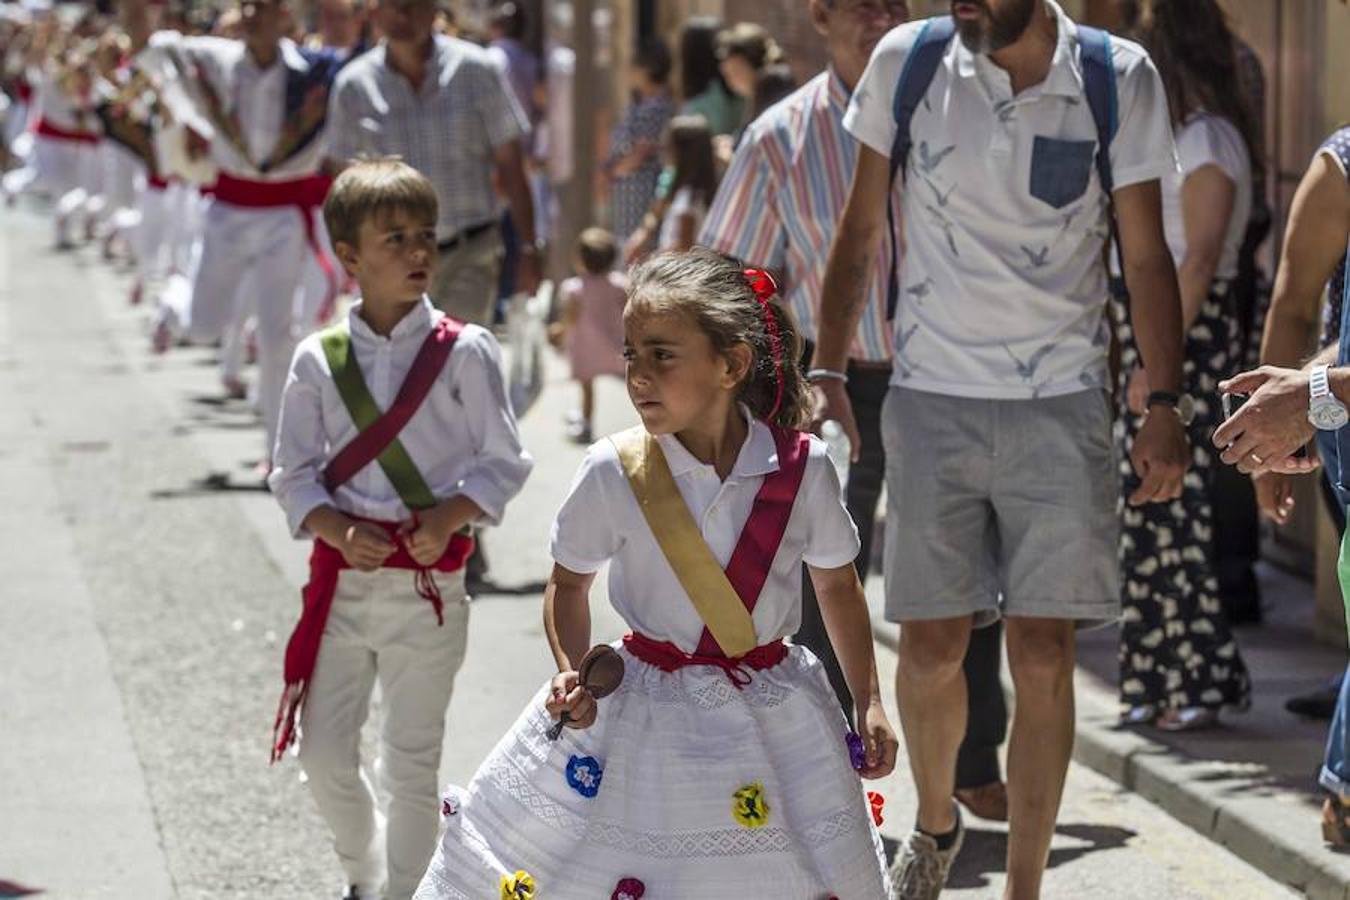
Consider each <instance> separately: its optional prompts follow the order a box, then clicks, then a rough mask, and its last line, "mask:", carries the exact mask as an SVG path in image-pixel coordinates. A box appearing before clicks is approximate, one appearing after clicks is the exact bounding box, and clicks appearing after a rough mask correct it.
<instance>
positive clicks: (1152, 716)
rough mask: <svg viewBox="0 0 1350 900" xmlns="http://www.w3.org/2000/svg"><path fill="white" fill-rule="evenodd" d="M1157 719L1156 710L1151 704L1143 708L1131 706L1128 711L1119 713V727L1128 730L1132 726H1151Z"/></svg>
mask: <svg viewBox="0 0 1350 900" xmlns="http://www.w3.org/2000/svg"><path fill="white" fill-rule="evenodd" d="M1157 719H1158V710H1157V709H1156V708H1155V707H1154V706H1153V704H1151V703H1150V704H1145V705H1144V706H1131V707H1130V708H1129V709H1128V710H1126V711H1125V712H1123V713H1121V716H1120V726H1121V727H1122V728H1129V727H1131V726H1134V725H1152V724H1153V723H1154V722H1156V721H1157Z"/></svg>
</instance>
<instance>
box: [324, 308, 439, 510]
mask: <svg viewBox="0 0 1350 900" xmlns="http://www.w3.org/2000/svg"><path fill="white" fill-rule="evenodd" d="M463 328H464V323H462V322H459V321H456V320H455V319H452V318H450V317H449V316H445V317H443V318H442V319H441V320H440V321H439V322H437V323H436V325H435V326H433V327H432V329H431V331H430V332H428V334H427V336H426V339H425V340H424V341H423V342H422V346H421V348H420V349H419V350H418V351H417V356H416V357H415V358H414V359H413V363H412V366H411V368H409V370H408V375H407V377H406V378H404V380H403V384H402V386H401V387H400V388H399V391H398V395H397V396H396V397H395V398H394V402H393V404H392V405H391V406H390V407H389V409H388V410H387V411H384V412H381V410H380V407H379V404H377V403H376V402H375V398H374V397H373V396H371V393H370V389H369V388H367V387H366V381H365V379H364V378H363V377H362V376H361V367H360V366H359V365H357V362H356V354H355V353H353V352H352V335H351V331H350V330H349V329H348V327H347V320H346V319H343V320H342V321H341V322H339V323H338V324H337V325H334V326H333V327H332V328H329V329H328V330H326V331H324V332H323V333H322V334H321V335H320V338H319V341H320V345H321V346H322V347H323V355H324V358H325V359H326V360H327V361H328V370H329V372H331V373H332V376H333V384H334V385H335V386H336V387H337V392H338V396H339V397H341V398H342V405H343V406H345V407H346V408H347V413H348V415H350V416H351V417H352V422H353V423H354V424H355V425H356V428H357V431H358V434H357V435H356V437H355V438H353V439H352V440H351V442H350V443H348V444H347V445H346V446H344V447H343V448H342V449H341V450H339V451H338V452H337V454H336V455H335V456H334V457H333V458H332V460H330V461H329V463H328V466H327V467H326V468H325V469H324V473H323V480H324V486H325V487H326V488H327V489H328V490H329V491H330V492H332V491H334V490H336V488H337V487H338V485H340V484H343V483H344V482H346V481H347V480H348V479H350V478H351V477H352V476H353V475H355V474H356V473H357V472H359V471H361V469H363V468H365V467H366V466H367V465H368V464H369V463H370V462H371V460H378V461H379V463H380V468H381V469H383V470H384V474H385V476H386V477H388V479H389V481H390V483H391V484H393V486H394V490H396V491H397V492H398V496H399V499H401V500H402V501H403V504H404V505H405V506H407V507H408V509H410V510H413V511H416V510H419V509H429V508H431V507H433V506H435V505H436V495H435V494H433V493H432V492H431V488H430V487H428V486H427V483H426V479H424V478H423V477H422V473H421V472H419V471H418V470H417V464H416V463H414V462H413V459H412V457H411V456H409V455H408V451H407V450H406V449H405V448H404V447H403V444H402V443H401V442H400V441H399V439H398V434H399V432H400V431H402V430H403V427H404V426H405V425H407V424H408V421H409V420H410V419H411V418H412V417H413V413H415V412H417V409H418V407H420V406H421V405H422V401H423V400H424V399H426V396H427V394H428V393H430V392H431V388H432V385H434V384H435V382H436V377H437V376H438V375H439V374H440V372H441V369H443V368H445V363H446V361H447V360H448V359H449V358H450V351H451V350H452V349H454V346H455V341H456V339H457V338H458V337H459V334H460V332H461V331H462V330H463Z"/></svg>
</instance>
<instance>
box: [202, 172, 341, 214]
mask: <svg viewBox="0 0 1350 900" xmlns="http://www.w3.org/2000/svg"><path fill="white" fill-rule="evenodd" d="M332 183H333V181H332V179H331V178H328V177H327V176H325V175H308V176H305V177H303V178H291V179H287V180H286V181H255V180H254V179H252V178H239V177H238V176H235V175H231V174H229V173H228V172H221V173H220V174H219V175H217V176H216V188H215V196H216V199H217V200H220V201H221V202H223V203H229V204H230V205H231V206H245V207H249V208H251V209H268V208H273V207H278V206H298V207H300V208H301V209H311V210H312V209H317V208H318V207H320V206H322V205H323V201H324V198H325V197H326V196H328V188H329V186H330V185H332Z"/></svg>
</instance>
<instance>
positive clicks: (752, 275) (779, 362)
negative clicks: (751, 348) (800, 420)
mask: <svg viewBox="0 0 1350 900" xmlns="http://www.w3.org/2000/svg"><path fill="white" fill-rule="evenodd" d="M744 271H745V280H746V281H747V282H749V283H750V290H752V291H754V292H755V300H756V301H757V302H758V303H759V310H760V314H761V315H763V316H764V330H765V331H767V332H768V333H769V348H770V349H771V350H772V351H773V374H774V381H775V384H776V385H777V389H776V391H775V393H774V398H773V409H771V410H769V414H768V415H767V416H765V418H766V419H768V420H769V421H771V422H772V421H773V417H774V416H776V415H778V407H780V406H781V405H782V404H783V341H782V338H780V337H779V335H778V319H776V318H775V317H774V314H773V310H772V309H770V308H769V301H770V300H772V299H773V297H774V295H775V294H777V293H778V282H776V281H774V280H773V276H772V275H770V274H769V273H768V271H767V270H765V269H756V268H753V267H751V268H748V269H745V270H744Z"/></svg>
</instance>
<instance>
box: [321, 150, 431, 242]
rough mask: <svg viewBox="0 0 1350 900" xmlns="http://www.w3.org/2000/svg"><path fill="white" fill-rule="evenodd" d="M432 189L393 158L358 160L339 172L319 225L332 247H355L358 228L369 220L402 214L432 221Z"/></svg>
mask: <svg viewBox="0 0 1350 900" xmlns="http://www.w3.org/2000/svg"><path fill="white" fill-rule="evenodd" d="M436 209H437V204H436V189H435V188H434V187H432V186H431V182H430V180H428V179H427V177H426V176H425V175H423V174H422V173H421V172H419V171H417V170H416V169H414V168H413V167H412V166H410V165H408V164H407V163H405V162H403V161H402V160H401V159H398V158H397V157H387V158H384V159H371V160H362V161H360V162H356V163H353V164H352V165H351V166H349V167H347V168H346V169H344V170H343V171H342V174H341V175H339V176H338V177H337V180H336V181H334V182H333V187H332V188H331V189H330V190H329V191H328V199H327V200H325V201H324V203H323V223H324V224H325V225H327V226H328V235H329V237H330V238H331V239H332V241H333V244H334V245H336V244H337V242H338V241H342V242H344V243H347V244H350V245H352V246H353V247H355V246H356V244H357V237H358V235H359V234H360V233H361V225H362V224H363V223H365V222H367V221H369V220H370V219H372V218H379V217H383V216H388V215H390V214H391V213H394V212H405V213H408V214H409V215H411V216H413V217H414V218H417V219H420V220H424V221H427V222H435V221H436V215H437V213H436Z"/></svg>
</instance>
